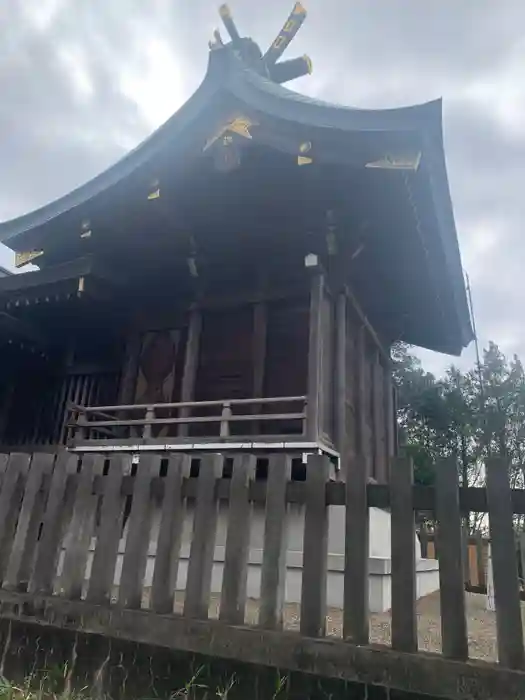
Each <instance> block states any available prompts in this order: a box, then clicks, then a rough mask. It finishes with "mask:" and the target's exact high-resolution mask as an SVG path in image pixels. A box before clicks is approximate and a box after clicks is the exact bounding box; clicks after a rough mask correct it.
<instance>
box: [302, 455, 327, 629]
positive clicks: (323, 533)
mask: <svg viewBox="0 0 525 700" xmlns="http://www.w3.org/2000/svg"><path fill="white" fill-rule="evenodd" d="M329 475H330V460H329V458H328V457H327V456H326V455H310V456H309V457H308V462H307V465H306V506H305V514H304V544H303V577H302V582H301V584H302V585H301V620H300V630H301V634H304V635H305V636H307V637H322V636H324V634H325V631H326V576H327V565H328V561H327V560H328V508H327V506H326V495H325V492H326V482H327V481H328V477H329Z"/></svg>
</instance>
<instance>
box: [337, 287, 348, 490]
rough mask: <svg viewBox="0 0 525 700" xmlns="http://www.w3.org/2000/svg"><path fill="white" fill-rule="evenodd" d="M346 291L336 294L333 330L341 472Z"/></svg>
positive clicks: (344, 440)
mask: <svg viewBox="0 0 525 700" xmlns="http://www.w3.org/2000/svg"><path fill="white" fill-rule="evenodd" d="M346 314H347V299H346V292H345V291H341V292H340V293H339V294H338V296H337V306H336V330H335V396H334V404H335V440H336V442H335V444H336V446H337V449H338V450H339V455H340V462H339V466H340V468H341V473H342V475H343V476H345V475H346V472H347V461H348V440H347V434H346V433H347V422H348V421H347V415H346V393H347V381H348V378H347V368H346V325H347V323H346Z"/></svg>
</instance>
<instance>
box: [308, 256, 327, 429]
mask: <svg viewBox="0 0 525 700" xmlns="http://www.w3.org/2000/svg"><path fill="white" fill-rule="evenodd" d="M323 293H324V275H323V273H322V271H321V270H320V269H317V270H315V271H314V272H313V274H312V279H311V287H310V318H309V323H310V328H309V337H308V385H307V396H308V404H307V409H306V410H307V419H306V432H307V439H308V440H311V441H312V442H317V440H318V438H319V426H320V421H319V419H320V415H319V414H320V404H321V396H320V394H321V362H322V342H323V337H322V308H323Z"/></svg>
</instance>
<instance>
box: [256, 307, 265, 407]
mask: <svg viewBox="0 0 525 700" xmlns="http://www.w3.org/2000/svg"><path fill="white" fill-rule="evenodd" d="M267 327H268V306H267V304H266V302H264V301H261V302H258V303H257V304H255V305H254V307H253V337H252V358H253V385H252V392H253V398H254V399H259V398H262V396H263V393H264V370H265V363H266V335H267ZM258 408H259V407H258Z"/></svg>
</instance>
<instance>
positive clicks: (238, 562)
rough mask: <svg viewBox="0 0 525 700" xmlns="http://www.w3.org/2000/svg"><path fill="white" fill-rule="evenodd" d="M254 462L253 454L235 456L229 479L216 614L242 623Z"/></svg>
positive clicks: (232, 621)
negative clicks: (221, 570) (220, 587)
mask: <svg viewBox="0 0 525 700" xmlns="http://www.w3.org/2000/svg"><path fill="white" fill-rule="evenodd" d="M255 462H256V460H255V457H254V456H253V455H244V456H242V457H237V458H236V460H235V461H234V464H233V474H232V479H231V488H230V499H229V517H228V533H227V536H226V551H225V555H224V574H223V579H222V595H221V607H220V615H219V617H220V619H221V620H224V621H225V622H231V623H232V624H235V625H238V624H242V623H243V622H244V608H245V605H246V582H247V577H248V555H249V546H250V515H251V513H250V509H251V504H250V481H251V480H252V479H254V478H255Z"/></svg>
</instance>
